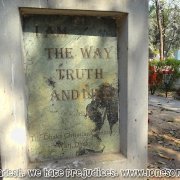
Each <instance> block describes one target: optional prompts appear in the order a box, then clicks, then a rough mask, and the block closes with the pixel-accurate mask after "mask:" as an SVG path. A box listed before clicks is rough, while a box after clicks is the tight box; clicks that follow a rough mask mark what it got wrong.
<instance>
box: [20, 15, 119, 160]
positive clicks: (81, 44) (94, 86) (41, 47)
mask: <svg viewBox="0 0 180 180" xmlns="http://www.w3.org/2000/svg"><path fill="white" fill-rule="evenodd" d="M23 31H24V54H25V62H24V63H25V67H24V69H25V74H26V84H27V89H28V120H27V121H28V123H27V124H28V142H29V145H28V153H29V158H30V160H31V161H32V162H36V161H44V160H51V159H57V158H68V157H75V156H81V155H85V154H86V155H87V154H94V153H95V154H97V153H101V154H102V153H112V152H119V122H118V95H117V93H118V62H117V37H116V24H115V20H113V19H111V18H100V17H82V16H81V17H78V16H74V17H72V16H41V15H38V16H29V17H24V19H23Z"/></svg>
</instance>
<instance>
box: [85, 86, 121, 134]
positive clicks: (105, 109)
mask: <svg viewBox="0 0 180 180" xmlns="http://www.w3.org/2000/svg"><path fill="white" fill-rule="evenodd" d="M86 113H87V116H88V117H89V118H90V119H91V120H92V121H93V122H94V123H95V126H96V127H95V130H94V131H95V132H98V131H100V130H101V128H102V126H103V124H104V120H105V118H106V117H107V120H108V122H109V126H110V134H112V128H113V125H114V124H115V123H116V122H118V96H117V90H116V89H115V88H114V87H112V86H111V85H110V84H108V83H104V84H102V85H100V87H99V89H98V90H97V91H96V94H95V98H94V99H93V100H92V101H91V103H90V104H88V105H87V107H86Z"/></svg>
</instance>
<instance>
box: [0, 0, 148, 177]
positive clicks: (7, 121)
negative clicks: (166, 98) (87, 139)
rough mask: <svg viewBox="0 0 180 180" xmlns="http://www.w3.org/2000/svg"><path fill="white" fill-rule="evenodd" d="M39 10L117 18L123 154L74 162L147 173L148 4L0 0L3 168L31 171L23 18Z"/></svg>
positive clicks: (120, 0)
mask: <svg viewBox="0 0 180 180" xmlns="http://www.w3.org/2000/svg"><path fill="white" fill-rule="evenodd" d="M20 8H22V9H21V12H20ZM35 8H38V12H39V13H40V14H48V13H50V14H57V13H62V14H70V15H71V14H73V15H74V14H82V15H95V16H96V15H97V16H98V15H101V16H106V15H108V16H113V17H115V18H117V19H118V20H117V21H118V60H119V90H120V93H119V97H120V105H119V109H120V144H121V146H120V148H121V152H120V153H119V154H117V155H114V156H111V157H101V158H100V159H99V158H98V159H97V157H90V158H86V159H83V158H81V159H78V158H76V159H78V161H79V162H80V161H81V162H84V164H85V166H86V167H89V168H90V167H91V168H92V167H101V168H105V169H107V168H114V169H116V170H119V169H126V168H128V169H130V168H132V169H145V168H146V164H147V130H148V128H147V123H148V117H147V115H148V83H147V82H148V68H147V67H148V22H147V18H148V0H143V1H142V0H99V1H98V2H97V1H96V0H88V1H85V0H28V1H26V0H0V27H1V28H0V147H1V161H2V168H3V169H18V168H21V169H27V168H29V167H30V165H29V163H28V156H27V149H26V134H27V132H26V118H27V117H26V116H27V93H26V92H27V91H26V86H25V76H24V70H23V61H24V60H23V43H22V24H21V14H26V13H31V14H33V13H37V11H36V10H35V11H34V9H35ZM72 10H74V11H72ZM16 136H18V138H17V137H16ZM19 137H20V138H19ZM17 139H18V141H17ZM74 160H75V159H69V160H66V161H65V160H64V161H62V162H60V164H62V165H63V164H64V163H66V164H67V163H69V164H72V163H73V162H74ZM4 179H5V178H4Z"/></svg>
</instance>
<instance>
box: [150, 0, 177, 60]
mask: <svg viewBox="0 0 180 180" xmlns="http://www.w3.org/2000/svg"><path fill="white" fill-rule="evenodd" d="M159 3H160V4H159V6H160V17H159V18H160V19H161V24H162V32H163V45H164V55H165V57H171V56H172V54H173V53H174V52H175V50H177V49H179V48H180V36H179V34H180V3H179V0H168V1H167V0H160V1H159ZM156 15H157V14H156V6H155V1H154V0H150V1H149V47H150V49H151V50H152V51H153V52H154V55H156V54H157V53H156V50H157V49H158V50H159V48H160V34H159V29H158V23H157V16H156Z"/></svg>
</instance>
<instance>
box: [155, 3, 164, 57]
mask: <svg viewBox="0 0 180 180" xmlns="http://www.w3.org/2000/svg"><path fill="white" fill-rule="evenodd" d="M155 4H156V17H157V24H158V29H159V40H160V48H159V53H160V60H163V59H164V37H163V28H162V21H161V15H160V3H159V0H155Z"/></svg>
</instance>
